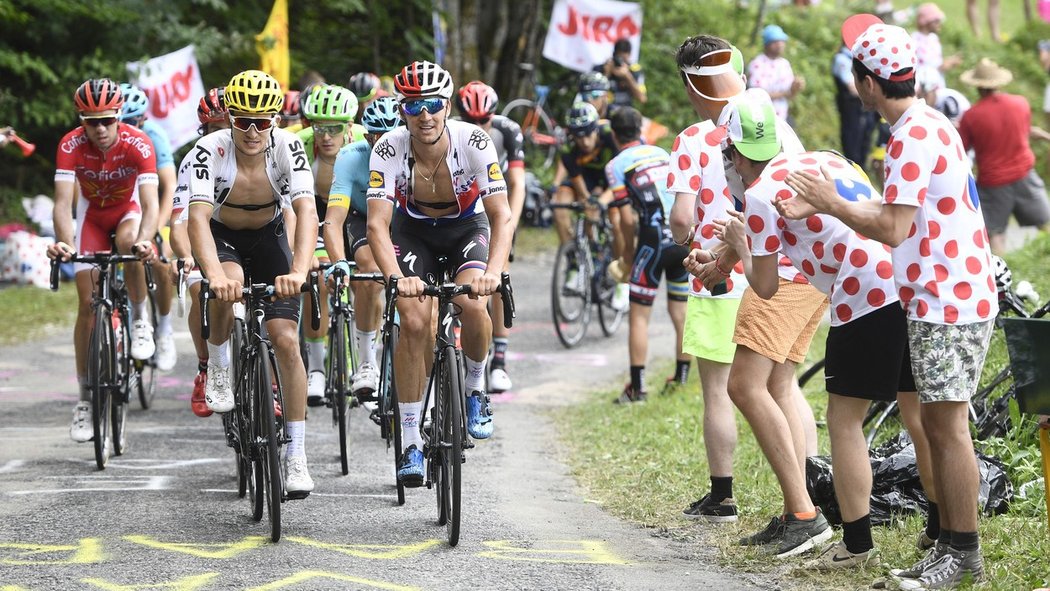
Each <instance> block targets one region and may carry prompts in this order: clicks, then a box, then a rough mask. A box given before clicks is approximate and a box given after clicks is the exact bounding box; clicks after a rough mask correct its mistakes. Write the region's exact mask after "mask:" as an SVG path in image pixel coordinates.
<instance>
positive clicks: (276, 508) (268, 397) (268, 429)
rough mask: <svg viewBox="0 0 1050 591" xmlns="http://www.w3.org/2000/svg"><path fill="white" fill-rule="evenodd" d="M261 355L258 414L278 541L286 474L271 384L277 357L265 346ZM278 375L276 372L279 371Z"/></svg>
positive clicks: (265, 477) (274, 533) (265, 484)
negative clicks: (272, 366) (271, 371)
mask: <svg viewBox="0 0 1050 591" xmlns="http://www.w3.org/2000/svg"><path fill="white" fill-rule="evenodd" d="M261 353H262V354H261V355H259V363H260V364H261V365H262V367H261V369H260V371H259V376H260V381H259V382H258V384H257V386H256V391H255V395H256V400H255V403H256V405H257V407H258V415H257V416H256V420H257V423H258V424H257V425H256V426H257V428H258V439H256V441H258V442H259V445H260V449H259V451H260V454H261V455H262V465H263V488H264V489H265V492H266V509H267V515H268V517H269V519H270V541H273V542H276V541H279V540H280V539H281V502H282V500H283V499H284V478H283V477H282V475H281V450H280V447H279V445H278V440H277V437H278V429H277V417H276V416H275V415H274V411H273V400H274V398H273V390H272V389H271V387H270V384H271V381H270V371H269V370H270V369H271V368H270V366H269V361H270V360H272V359H273V352H272V351H269V350H268V347H263V348H262V350H261ZM275 375H276V374H275ZM280 388H281V384H280V379H278V381H277V389H278V390H280Z"/></svg>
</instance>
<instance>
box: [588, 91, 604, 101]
mask: <svg viewBox="0 0 1050 591" xmlns="http://www.w3.org/2000/svg"><path fill="white" fill-rule="evenodd" d="M582 95H583V98H584V99H585V100H592V101H593V100H596V99H600V98H602V97H603V96H607V95H608V93H607V92H605V91H604V90H589V91H587V92H584V93H582Z"/></svg>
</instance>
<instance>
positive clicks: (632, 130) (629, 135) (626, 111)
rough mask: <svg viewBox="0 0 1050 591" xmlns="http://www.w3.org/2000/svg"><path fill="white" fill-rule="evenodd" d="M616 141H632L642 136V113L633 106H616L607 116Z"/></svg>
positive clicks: (623, 142)
mask: <svg viewBox="0 0 1050 591" xmlns="http://www.w3.org/2000/svg"><path fill="white" fill-rule="evenodd" d="M609 125H610V127H612V131H613V134H615V135H616V141H618V142H620V143H621V144H626V143H630V142H633V141H635V140H637V139H638V138H640V137H641V136H642V114H641V113H639V112H638V109H635V108H633V107H618V108H617V109H616V110H615V111H613V113H612V116H611V117H610V118H609Z"/></svg>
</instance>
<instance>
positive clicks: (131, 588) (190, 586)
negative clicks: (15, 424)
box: [81, 573, 219, 591]
mask: <svg viewBox="0 0 1050 591" xmlns="http://www.w3.org/2000/svg"><path fill="white" fill-rule="evenodd" d="M217 576H219V573H204V574H202V575H190V576H188V577H183V578H181V579H177V580H174V581H169V582H167V583H140V584H136V585H120V584H118V583H112V582H110V581H107V580H105V579H82V580H81V582H82V583H87V584H89V585H94V586H95V587H98V588H99V589H105V590H106V591H139V590H140V589H171V591H197V589H200V588H201V587H203V586H205V585H207V584H208V583H210V582H211V581H212V580H213V579H214V578H215V577H217Z"/></svg>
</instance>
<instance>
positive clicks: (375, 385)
mask: <svg viewBox="0 0 1050 591" xmlns="http://www.w3.org/2000/svg"><path fill="white" fill-rule="evenodd" d="M378 389H379V369H377V368H376V366H375V365H372V364H371V363H364V364H362V365H361V367H358V368H357V371H356V372H354V383H353V385H352V386H350V390H351V391H352V392H353V393H354V394H357V393H358V392H361V391H362V390H368V391H370V392H375V391H376V390H378Z"/></svg>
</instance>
